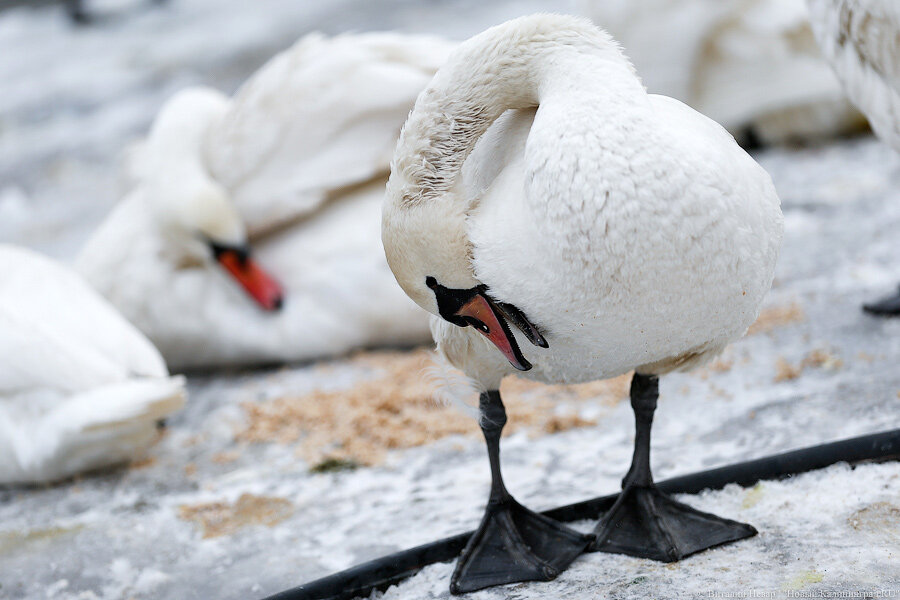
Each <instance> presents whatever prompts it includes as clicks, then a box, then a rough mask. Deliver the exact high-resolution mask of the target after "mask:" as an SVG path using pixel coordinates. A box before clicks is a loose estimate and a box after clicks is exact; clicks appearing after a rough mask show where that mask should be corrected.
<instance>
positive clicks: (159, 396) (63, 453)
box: [0, 245, 184, 484]
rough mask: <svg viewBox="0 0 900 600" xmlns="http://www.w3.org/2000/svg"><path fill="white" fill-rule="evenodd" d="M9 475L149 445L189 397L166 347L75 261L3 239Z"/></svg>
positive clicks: (1, 319) (53, 471)
mask: <svg viewBox="0 0 900 600" xmlns="http://www.w3.org/2000/svg"><path fill="white" fill-rule="evenodd" d="M0 267H2V270H3V277H0V483H2V484H9V483H36V482H45V481H53V480H56V479H60V478H63V477H67V476H70V475H74V474H76V473H79V472H82V471H85V470H88V469H94V468H98V467H104V466H109V465H114V464H117V463H121V462H125V461H128V460H130V459H132V458H135V457H136V456H138V455H140V453H141V452H142V451H144V450H145V449H146V448H147V447H148V446H150V444H152V443H153V442H154V441H155V440H156V439H157V436H158V433H157V423H158V422H159V420H161V419H163V418H164V417H165V416H166V415H168V414H170V413H172V412H173V411H175V410H177V409H178V408H180V407H181V406H182V404H183V402H184V379H183V378H182V377H169V374H168V371H167V370H166V365H165V363H164V362H163V359H162V357H161V356H160V355H159V352H157V351H156V349H155V348H154V347H153V345H152V344H150V342H149V341H147V339H146V338H145V337H144V336H143V335H141V333H140V332H139V331H138V330H137V329H135V328H134V327H133V326H132V325H131V324H129V323H128V322H127V321H125V319H123V318H122V317H121V316H120V315H119V314H118V313H116V311H115V310H114V309H113V308H112V307H111V306H110V305H109V303H107V302H106V301H105V300H103V298H101V297H100V295H99V294H97V292H95V291H94V290H92V289H91V288H90V286H88V285H87V283H85V282H84V281H83V280H82V279H81V278H80V277H78V275H76V274H75V273H73V272H72V271H70V270H69V269H67V268H65V267H63V266H61V265H59V264H57V263H55V262H53V261H51V260H50V259H48V258H45V257H43V256H40V255H38V254H35V253H34V252H31V251H29V250H25V249H23V248H17V247H14V246H8V245H0Z"/></svg>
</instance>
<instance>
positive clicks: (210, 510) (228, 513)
mask: <svg viewBox="0 0 900 600" xmlns="http://www.w3.org/2000/svg"><path fill="white" fill-rule="evenodd" d="M293 512H294V505H293V504H291V502H290V501H288V500H286V499H284V498H277V497H267V496H255V495H253V494H241V497H240V498H238V499H237V502H235V503H234V504H228V503H226V502H207V503H204V504H194V505H189V504H183V505H181V506H180V507H178V516H179V517H180V518H181V519H183V520H185V521H191V522H193V523H194V524H195V525H197V526H198V527H199V528H200V530H201V531H202V532H203V538H204V539H206V538H213V537H219V536H223V535H231V534H233V533H234V532H236V531H238V530H239V529H241V528H243V527H247V526H248V525H265V526H266V527H272V526H273V525H277V524H278V523H281V522H282V521H284V520H285V519H287V518H288V517H289V516H291V514H293Z"/></svg>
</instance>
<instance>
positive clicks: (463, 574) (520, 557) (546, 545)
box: [450, 497, 593, 594]
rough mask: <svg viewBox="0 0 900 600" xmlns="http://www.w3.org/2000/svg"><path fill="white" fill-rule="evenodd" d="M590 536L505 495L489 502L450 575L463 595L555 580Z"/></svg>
mask: <svg viewBox="0 0 900 600" xmlns="http://www.w3.org/2000/svg"><path fill="white" fill-rule="evenodd" d="M592 540H593V536H590V535H584V534H581V533H578V532H577V531H574V530H572V529H569V528H568V527H565V526H563V525H561V524H560V523H557V522H556V521H554V520H553V519H550V518H548V517H545V516H543V515H541V514H538V513H535V512H532V511H530V510H528V509H527V508H525V507H524V506H522V505H521V504H519V503H518V502H516V501H515V500H514V499H513V498H512V497H508V498H507V499H506V500H505V501H503V502H500V503H491V504H489V505H488V508H487V511H486V512H485V515H484V518H483V519H482V520H481V525H480V526H479V527H478V530H477V531H476V532H475V534H474V535H473V536H472V538H471V539H470V540H469V543H468V545H466V549H465V550H464V551H463V553H462V556H460V558H459V561H458V562H457V563H456V569H455V570H454V572H453V577H452V578H451V579H450V592H451V593H453V594H463V593H466V592H474V591H475V590H480V589H482V588H485V587H489V586H493V585H503V584H507V583H517V582H520V581H549V580H551V579H554V578H556V576H557V575H559V574H560V573H561V572H562V571H564V570H565V569H566V567H568V566H569V565H570V564H571V563H572V561H573V560H575V559H576V558H577V557H578V556H579V555H580V554H581V553H582V552H584V551H585V549H586V548H587V547H588V545H589V544H590V543H591V541H592Z"/></svg>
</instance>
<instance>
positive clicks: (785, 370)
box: [775, 349, 844, 383]
mask: <svg viewBox="0 0 900 600" xmlns="http://www.w3.org/2000/svg"><path fill="white" fill-rule="evenodd" d="M843 366H844V361H843V360H842V359H841V358H840V357H838V356H835V355H834V354H832V353H831V352H829V351H828V350H822V349H816V350H813V351H811V352H810V353H809V354H807V355H806V356H805V357H804V358H803V360H801V361H800V363H799V364H797V365H792V364H791V363H789V362H788V361H786V360H785V359H784V357H781V356H779V357H778V360H777V361H776V362H775V383H779V382H781V381H790V380H791V379H796V378H797V377H799V376H800V374H801V373H803V370H804V369H806V368H808V367H814V368H816V369H825V370H828V371H837V370H838V369H840V368H841V367H843Z"/></svg>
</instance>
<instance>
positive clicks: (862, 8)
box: [808, 0, 900, 151]
mask: <svg viewBox="0 0 900 600" xmlns="http://www.w3.org/2000/svg"><path fill="white" fill-rule="evenodd" d="M808 1H809V12H810V20H811V22H812V25H813V29H814V30H815V33H816V37H817V38H818V41H819V44H820V45H821V47H822V52H823V54H824V55H825V57H826V58H827V59H828V61H829V62H830V63H831V65H832V67H834V70H835V71H836V72H837V74H838V76H839V77H840V79H841V81H842V82H843V83H844V88H845V90H846V91H847V95H848V96H850V98H851V99H852V100H853V102H854V104H856V105H857V106H858V107H859V108H860V109H861V110H862V111H863V112H864V113H865V114H866V116H867V117H868V118H869V121H870V123H871V124H872V128H873V129H874V130H875V132H876V133H877V134H878V135H879V136H880V137H881V138H882V139H884V140H885V141H886V142H888V143H890V144H891V145H892V146H894V148H895V149H897V150H898V151H900V4H898V3H897V2H895V1H893V0H869V1H867V2H861V1H860V0H808Z"/></svg>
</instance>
